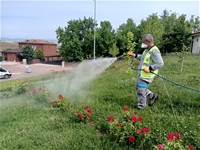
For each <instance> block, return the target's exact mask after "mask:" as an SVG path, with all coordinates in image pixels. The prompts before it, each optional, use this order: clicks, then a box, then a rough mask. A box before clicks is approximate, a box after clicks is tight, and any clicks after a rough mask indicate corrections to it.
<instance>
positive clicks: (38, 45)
mask: <svg viewBox="0 0 200 150" xmlns="http://www.w3.org/2000/svg"><path fill="white" fill-rule="evenodd" d="M26 44H27V43H19V48H22V47H23V45H26ZM29 45H30V46H31V47H32V48H33V49H34V50H36V49H41V50H42V48H43V44H38V43H29Z"/></svg>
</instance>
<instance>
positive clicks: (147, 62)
mask: <svg viewBox="0 0 200 150" xmlns="http://www.w3.org/2000/svg"><path fill="white" fill-rule="evenodd" d="M155 51H157V52H159V53H160V51H159V49H158V48H157V47H156V46H153V47H152V48H151V49H150V50H149V51H148V52H146V51H144V52H143V54H144V53H145V52H146V53H147V54H146V56H145V57H144V58H143V64H142V69H143V68H145V67H149V66H150V65H153V64H155V62H154V61H153V60H152V59H151V58H150V57H151V54H152V53H153V52H155ZM152 72H154V73H156V74H157V73H158V70H154V71H152ZM140 76H141V77H142V78H153V77H154V76H155V75H154V74H152V73H146V72H144V71H143V70H142V71H141V73H140Z"/></svg>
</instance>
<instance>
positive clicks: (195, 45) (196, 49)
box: [191, 31, 200, 54]
mask: <svg viewBox="0 0 200 150" xmlns="http://www.w3.org/2000/svg"><path fill="white" fill-rule="evenodd" d="M191 37H192V43H191V52H192V53H193V54H200V31H198V32H194V33H192V34H191Z"/></svg>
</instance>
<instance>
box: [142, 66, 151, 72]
mask: <svg viewBox="0 0 200 150" xmlns="http://www.w3.org/2000/svg"><path fill="white" fill-rule="evenodd" d="M142 70H143V71H144V72H146V73H150V70H149V67H145V68H143V69H142Z"/></svg>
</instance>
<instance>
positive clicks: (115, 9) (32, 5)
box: [0, 0, 200, 40]
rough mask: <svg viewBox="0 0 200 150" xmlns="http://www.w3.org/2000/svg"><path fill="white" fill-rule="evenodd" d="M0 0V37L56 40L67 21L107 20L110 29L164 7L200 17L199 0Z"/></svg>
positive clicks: (139, 18) (142, 17)
mask: <svg viewBox="0 0 200 150" xmlns="http://www.w3.org/2000/svg"><path fill="white" fill-rule="evenodd" d="M94 6H95V2H94V0H87V1H86V0H79V1H77V0H73V1H72V0H71V1H69V0H60V1H59V0H57V1H55V0H43V1H41V0H34V1H33V0H12V1H10V0H0V7H1V11H0V16H1V20H0V21H1V22H0V28H1V31H0V37H4V38H5V37H6V38H22V39H46V40H48V39H52V40H56V33H55V31H56V29H57V28H58V27H61V28H64V27H66V26H67V22H68V21H70V20H75V19H83V18H84V16H85V17H87V18H88V17H92V18H94V16H95V15H94V13H95V12H96V20H97V23H98V24H99V23H100V21H110V22H111V24H112V26H113V28H114V29H117V28H118V27H119V26H120V25H121V24H123V23H126V21H127V19H128V18H132V19H133V20H134V22H135V23H136V24H137V25H138V24H139V23H140V21H141V20H142V19H146V18H147V17H148V16H149V15H151V14H152V13H157V14H158V15H161V14H162V12H163V10H164V9H167V10H171V11H172V12H176V13H178V14H180V15H181V14H186V15H187V19H190V17H191V15H194V16H200V0H195V1H194V0H193V1H191V0H187V1H183V0H182V1H180V0H177V1H172V0H168V1H164V0H157V1H156V0H155V1H151V0H145V1H144V0H143V1H142V0H140V1H136V0H129V1H125V0H121V1H119V0H109V1H105V0H96V11H95V9H94Z"/></svg>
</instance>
